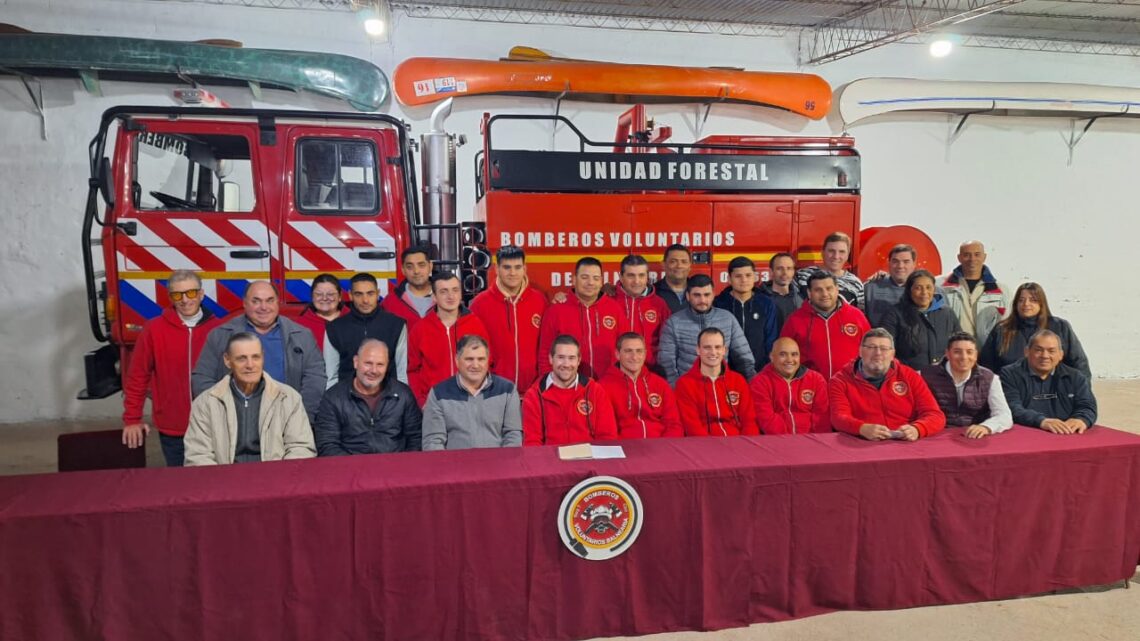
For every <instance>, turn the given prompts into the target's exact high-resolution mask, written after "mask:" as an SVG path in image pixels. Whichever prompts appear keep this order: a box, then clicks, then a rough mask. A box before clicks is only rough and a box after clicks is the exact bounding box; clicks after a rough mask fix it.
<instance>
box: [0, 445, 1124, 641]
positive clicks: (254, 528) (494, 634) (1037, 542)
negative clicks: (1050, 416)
mask: <svg viewBox="0 0 1140 641" xmlns="http://www.w3.org/2000/svg"><path fill="white" fill-rule="evenodd" d="M623 445H624V446H625V448H626V453H627V455H628V458H626V459H624V460H603V461H579V462H563V461H559V460H557V455H556V450H555V449H554V448H545V447H544V448H527V449H521V450H520V449H515V450H495V451H487V450H482V451H467V452H431V453H410V454H401V455H381V456H366V457H353V458H341V459H320V460H312V461H290V462H281V463H266V464H256V465H239V466H229V467H225V468H214V469H208V468H202V469H147V470H126V471H104V472H78V473H71V474H59V475H38V476H24V477H8V478H0V555H2V559H3V560H2V563H0V639H114V640H116V641H123V640H133V639H138V640H145V641H152V640H154V639H219V640H227V641H228V640H237V639H241V640H249V641H254V640H259V639H273V640H279V639H322V640H325V639H381V640H399V641H405V640H414V639H425V640H431V641H439V640H447V639H574V638H586V637H595V636H612V635H631V634H645V633H650V632H662V631H669V630H689V629H696V630H708V629H715V628H724V627H729V626H741V625H746V624H749V623H752V622H757V621H774V620H781V619H788V618H793V617H803V616H808V615H812V614H818V613H822V612H826V611H829V610H833V609H852V608H858V609H863V608H905V607H912V606H920V605H930V604H937V603H956V602H964V601H977V600H984V599H998V598H1004V597H1012V596H1016V595H1022V594H1031V593H1037V592H1042V591H1047V590H1052V589H1056V588H1063V587H1071V586H1080V585H1091V584H1103V583H1110V582H1113V581H1119V580H1121V579H1124V578H1125V577H1128V576H1131V574H1132V573H1133V572H1134V571H1135V567H1136V562H1137V559H1138V558H1140V437H1138V436H1135V435H1131V434H1126V433H1123V432H1118V431H1115V430H1111V429H1108V428H1103V427H1097V428H1094V429H1093V430H1091V431H1090V432H1089V433H1087V434H1085V435H1080V436H1055V435H1052V434H1048V433H1045V432H1041V431H1038V430H1034V429H1028V428H1014V429H1013V430H1012V431H1011V432H1009V433H1006V434H1002V435H998V436H996V437H992V438H986V439H982V440H978V441H970V440H966V439H965V438H963V437H962V436H961V432H960V431H959V430H950V431H948V432H946V433H944V434H940V435H938V436H936V437H933V438H930V439H925V440H923V441H921V442H917V443H903V442H887V443H869V442H866V441H862V440H859V439H856V438H854V437H850V436H846V435H840V434H825V435H813V436H795V437H772V436H769V437H752V438H744V437H738V438H730V439H714V438H704V439H666V440H659V441H641V442H626V443H623ZM595 474H609V475H614V476H618V477H620V478H622V479H625V480H626V481H628V482H630V483H631V484H632V485H633V486H634V487H635V488H636V490H637V491H638V492H639V493H640V495H641V498H642V502H643V503H644V510H645V517H644V518H645V521H644V528H643V529H642V531H641V536H640V538H639V539H638V540H637V542H636V543H634V544H633V546H632V548H631V549H630V550H629V551H628V552H626V553H625V554H624V555H622V556H620V557H617V558H615V559H612V560H609V561H603V562H598V561H587V560H583V559H580V558H578V557H576V556H575V555H574V554H572V553H571V552H569V551H568V550H566V549H565V548H564V547H563V546H562V543H561V541H560V540H559V536H558V533H557V529H556V525H555V523H556V513H557V510H558V506H559V503H560V501H561V499H562V496H563V494H564V493H565V492H566V491H567V490H568V489H569V488H570V487H572V486H573V485H574V484H575V483H577V482H578V481H580V480H582V479H583V478H585V477H587V476H591V475H595Z"/></svg>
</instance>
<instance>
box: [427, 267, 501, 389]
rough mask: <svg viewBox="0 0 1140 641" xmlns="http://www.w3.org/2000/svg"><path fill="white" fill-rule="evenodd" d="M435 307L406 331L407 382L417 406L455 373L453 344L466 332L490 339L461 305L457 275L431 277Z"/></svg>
mask: <svg viewBox="0 0 1140 641" xmlns="http://www.w3.org/2000/svg"><path fill="white" fill-rule="evenodd" d="M431 287H432V295H433V296H434V298H435V307H434V308H432V311H430V312H428V315H427V316H424V318H423V320H422V321H421V322H419V323H416V326H415V327H413V328H412V331H411V333H410V334H409V335H408V386H409V387H411V388H412V393H414V394H415V395H416V400H417V401H419V403H420V406H421V407H422V406H423V404H424V403H425V402H426V401H427V396H428V392H430V391H431V388H432V387H434V386H435V385H436V383H439V382H440V381H442V380H444V379H445V378H448V377H451V376H455V371H456V370H455V346H456V344H457V343H458V342H459V339H460V338H463V337H464V336H466V335H468V334H475V335H477V336H482V337H483V339H484V340H486V341H487V342H488V343H490V342H491V339H490V337H489V336H488V334H487V328H486V327H483V321H481V320H479V317H478V316H476V315H475V314H472V313H471V312H470V311H468V310H467V309H464V307H463V287H462V285H460V283H459V276H457V275H455V274H454V273H452V272H439V273H437V274H436V275H435V276H432V279H431Z"/></svg>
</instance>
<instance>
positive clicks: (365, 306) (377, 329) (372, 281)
mask: <svg viewBox="0 0 1140 641" xmlns="http://www.w3.org/2000/svg"><path fill="white" fill-rule="evenodd" d="M349 293H350V295H351V297H352V308H351V309H350V310H349V312H348V313H347V314H345V315H344V316H341V317H340V318H338V319H336V320H334V321H333V322H331V323H329V324H328V328H327V329H325V348H324V350H323V352H324V360H325V371H326V373H327V374H328V386H329V387H332V386H333V385H336V383H337V381H338V380H340V379H341V378H342V377H343V378H352V374H353V368H352V359H353V354H355V353H356V351H357V350H359V349H360V345H361V344H362V343H363V342H364V339H366V338H376V339H379V340H382V341H384V344H385V345H387V346H388V354H391V355H395V358H394V359H390V360H389V363H388V373H387V376H389V377H390V376H392V374H393V372H392V370H393V369H395V376H396V378H397V379H399V380H401V381H405V382H407V380H408V329H407V326H406V325H405V324H404V319H402V318H400V317H399V316H396V315H395V314H389V313H388V312H386V311H384V310H383V309H380V305H379V302H380V289H379V287H377V285H376V277H375V276H373V275H372V274H366V273H360V274H356V275H355V276H353V277H352V280H351V281H350V282H349ZM393 361H394V362H393Z"/></svg>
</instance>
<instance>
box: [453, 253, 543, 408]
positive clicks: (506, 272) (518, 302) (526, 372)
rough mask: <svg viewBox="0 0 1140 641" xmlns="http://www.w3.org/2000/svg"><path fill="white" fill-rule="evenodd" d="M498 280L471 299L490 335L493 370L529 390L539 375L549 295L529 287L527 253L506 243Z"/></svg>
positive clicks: (498, 264) (500, 255)
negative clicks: (541, 331) (540, 332)
mask: <svg viewBox="0 0 1140 641" xmlns="http://www.w3.org/2000/svg"><path fill="white" fill-rule="evenodd" d="M495 264H496V268H495V284H494V286H492V287H488V288H487V289H486V290H485V291H483V292H482V293H480V294H479V295H478V296H476V297H475V300H473V301H471V312H472V313H473V314H475V315H476V316H478V317H479V320H481V321H483V326H484V327H486V328H487V331H488V332H490V335H491V371H492V372H493V373H494V374H496V375H498V376H502V377H503V378H505V379H507V380H508V381H511V382H512V383H514V384H515V387H516V388H518V389H519V391H520V393H526V391H527V390H528V389H530V386H531V385H532V384H533V383H534V379H536V378H538V330H539V328H540V327H541V326H542V316H543V314H545V313H546V306H547V303H546V297H545V296H543V295H542V292H540V291H538V290H537V289H534V288H533V287H529V283H528V282H527V278H526V254H525V253H524V252H523V250H521V249H519V248H518V247H515V246H514V245H506V246H504V247H502V248H500V249H499V251H498V253H497V254H496V255H495Z"/></svg>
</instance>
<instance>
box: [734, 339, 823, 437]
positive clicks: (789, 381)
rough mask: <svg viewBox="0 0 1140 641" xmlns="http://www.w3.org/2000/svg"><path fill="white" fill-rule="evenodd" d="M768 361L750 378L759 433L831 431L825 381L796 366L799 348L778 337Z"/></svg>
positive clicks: (791, 342) (793, 343)
mask: <svg viewBox="0 0 1140 641" xmlns="http://www.w3.org/2000/svg"><path fill="white" fill-rule="evenodd" d="M768 357H769V358H770V359H771V360H770V361H769V362H768V364H767V365H765V366H764V369H762V370H760V373H759V374H757V375H756V377H755V378H753V379H752V382H751V383H749V387H750V388H751V390H752V401H753V402H754V403H755V405H756V422H757V423H759V424H760V432H761V433H763V434H809V433H812V432H816V433H825V432H830V431H831V413H830V411H829V404H828V398H827V381H825V380H824V379H823V375H822V374H820V373H819V372H817V371H815V370H810V369H808V368H806V367H804V366H803V365H800V348H799V346H798V345H796V342H795V341H794V340H792V339H790V338H778V339H776V342H775V343H774V344H773V345H772V352H771V353H770V354H769V355H768Z"/></svg>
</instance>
